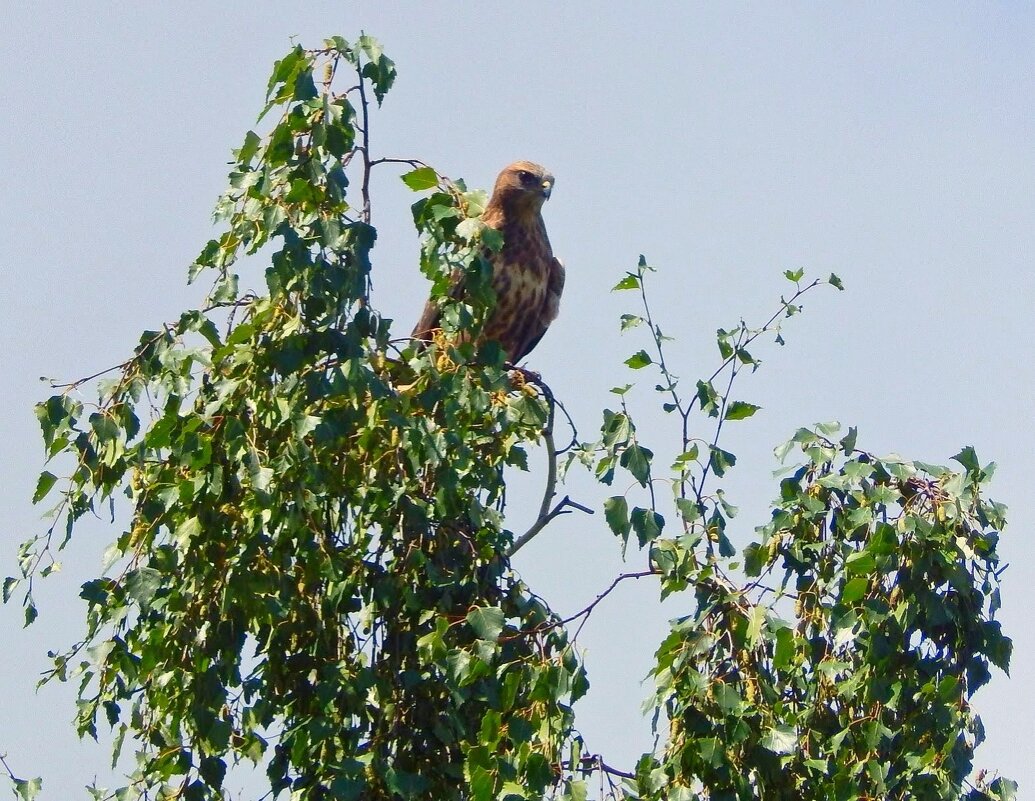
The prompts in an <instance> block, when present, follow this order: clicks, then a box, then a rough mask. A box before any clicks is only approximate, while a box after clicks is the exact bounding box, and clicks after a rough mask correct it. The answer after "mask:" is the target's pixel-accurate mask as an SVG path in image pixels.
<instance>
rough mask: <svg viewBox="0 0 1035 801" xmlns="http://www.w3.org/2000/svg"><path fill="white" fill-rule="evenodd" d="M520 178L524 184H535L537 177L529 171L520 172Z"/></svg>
mask: <svg viewBox="0 0 1035 801" xmlns="http://www.w3.org/2000/svg"><path fill="white" fill-rule="evenodd" d="M518 178H520V179H521V183H523V184H532V183H535V176H534V175H532V173H530V172H529V171H528V170H518Z"/></svg>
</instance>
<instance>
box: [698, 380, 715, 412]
mask: <svg viewBox="0 0 1035 801" xmlns="http://www.w3.org/2000/svg"><path fill="white" fill-rule="evenodd" d="M697 400H698V402H699V403H700V404H701V411H702V412H704V413H705V414H707V415H708V416H709V417H718V416H719V393H718V392H716V391H715V387H713V386H712V382H711V381H698V382H697Z"/></svg>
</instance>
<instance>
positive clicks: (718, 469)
mask: <svg viewBox="0 0 1035 801" xmlns="http://www.w3.org/2000/svg"><path fill="white" fill-rule="evenodd" d="M708 451H709V455H708V464H709V465H710V466H711V469H712V472H713V473H715V475H717V476H719V477H720V478H721V477H722V476H724V475H726V471H727V470H729V469H730V468H731V467H733V465H735V464H736V463H737V457H736V456H734V455H733V454H732V453H730V452H729V451H724V450H723V449H722V448H719V447H717V446H715V445H709V446H708Z"/></svg>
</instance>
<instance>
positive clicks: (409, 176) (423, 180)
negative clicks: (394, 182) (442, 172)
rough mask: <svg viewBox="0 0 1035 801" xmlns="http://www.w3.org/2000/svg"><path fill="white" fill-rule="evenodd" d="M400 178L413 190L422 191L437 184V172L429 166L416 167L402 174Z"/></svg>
mask: <svg viewBox="0 0 1035 801" xmlns="http://www.w3.org/2000/svg"><path fill="white" fill-rule="evenodd" d="M402 180H403V183H404V184H406V185H407V186H408V187H410V189H412V190H413V191H414V192H422V191H424V190H425V189H433V188H434V187H436V186H438V173H437V172H435V171H434V170H433V169H432V168H431V167H418V168H417V169H415V170H411V171H410V172H408V173H406V174H405V175H403V176H402Z"/></svg>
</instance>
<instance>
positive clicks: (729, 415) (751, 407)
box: [724, 401, 762, 420]
mask: <svg viewBox="0 0 1035 801" xmlns="http://www.w3.org/2000/svg"><path fill="white" fill-rule="evenodd" d="M761 408H762V407H761V406H755V404H753V403H745V402H744V401H733V403H731V404H730V405H729V406H727V407H726V416H725V418H724V419H726V420H746V419H747V418H748V417H751V415H753V414H754V413H755V412H757V411H758V410H759V409H761Z"/></svg>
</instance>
